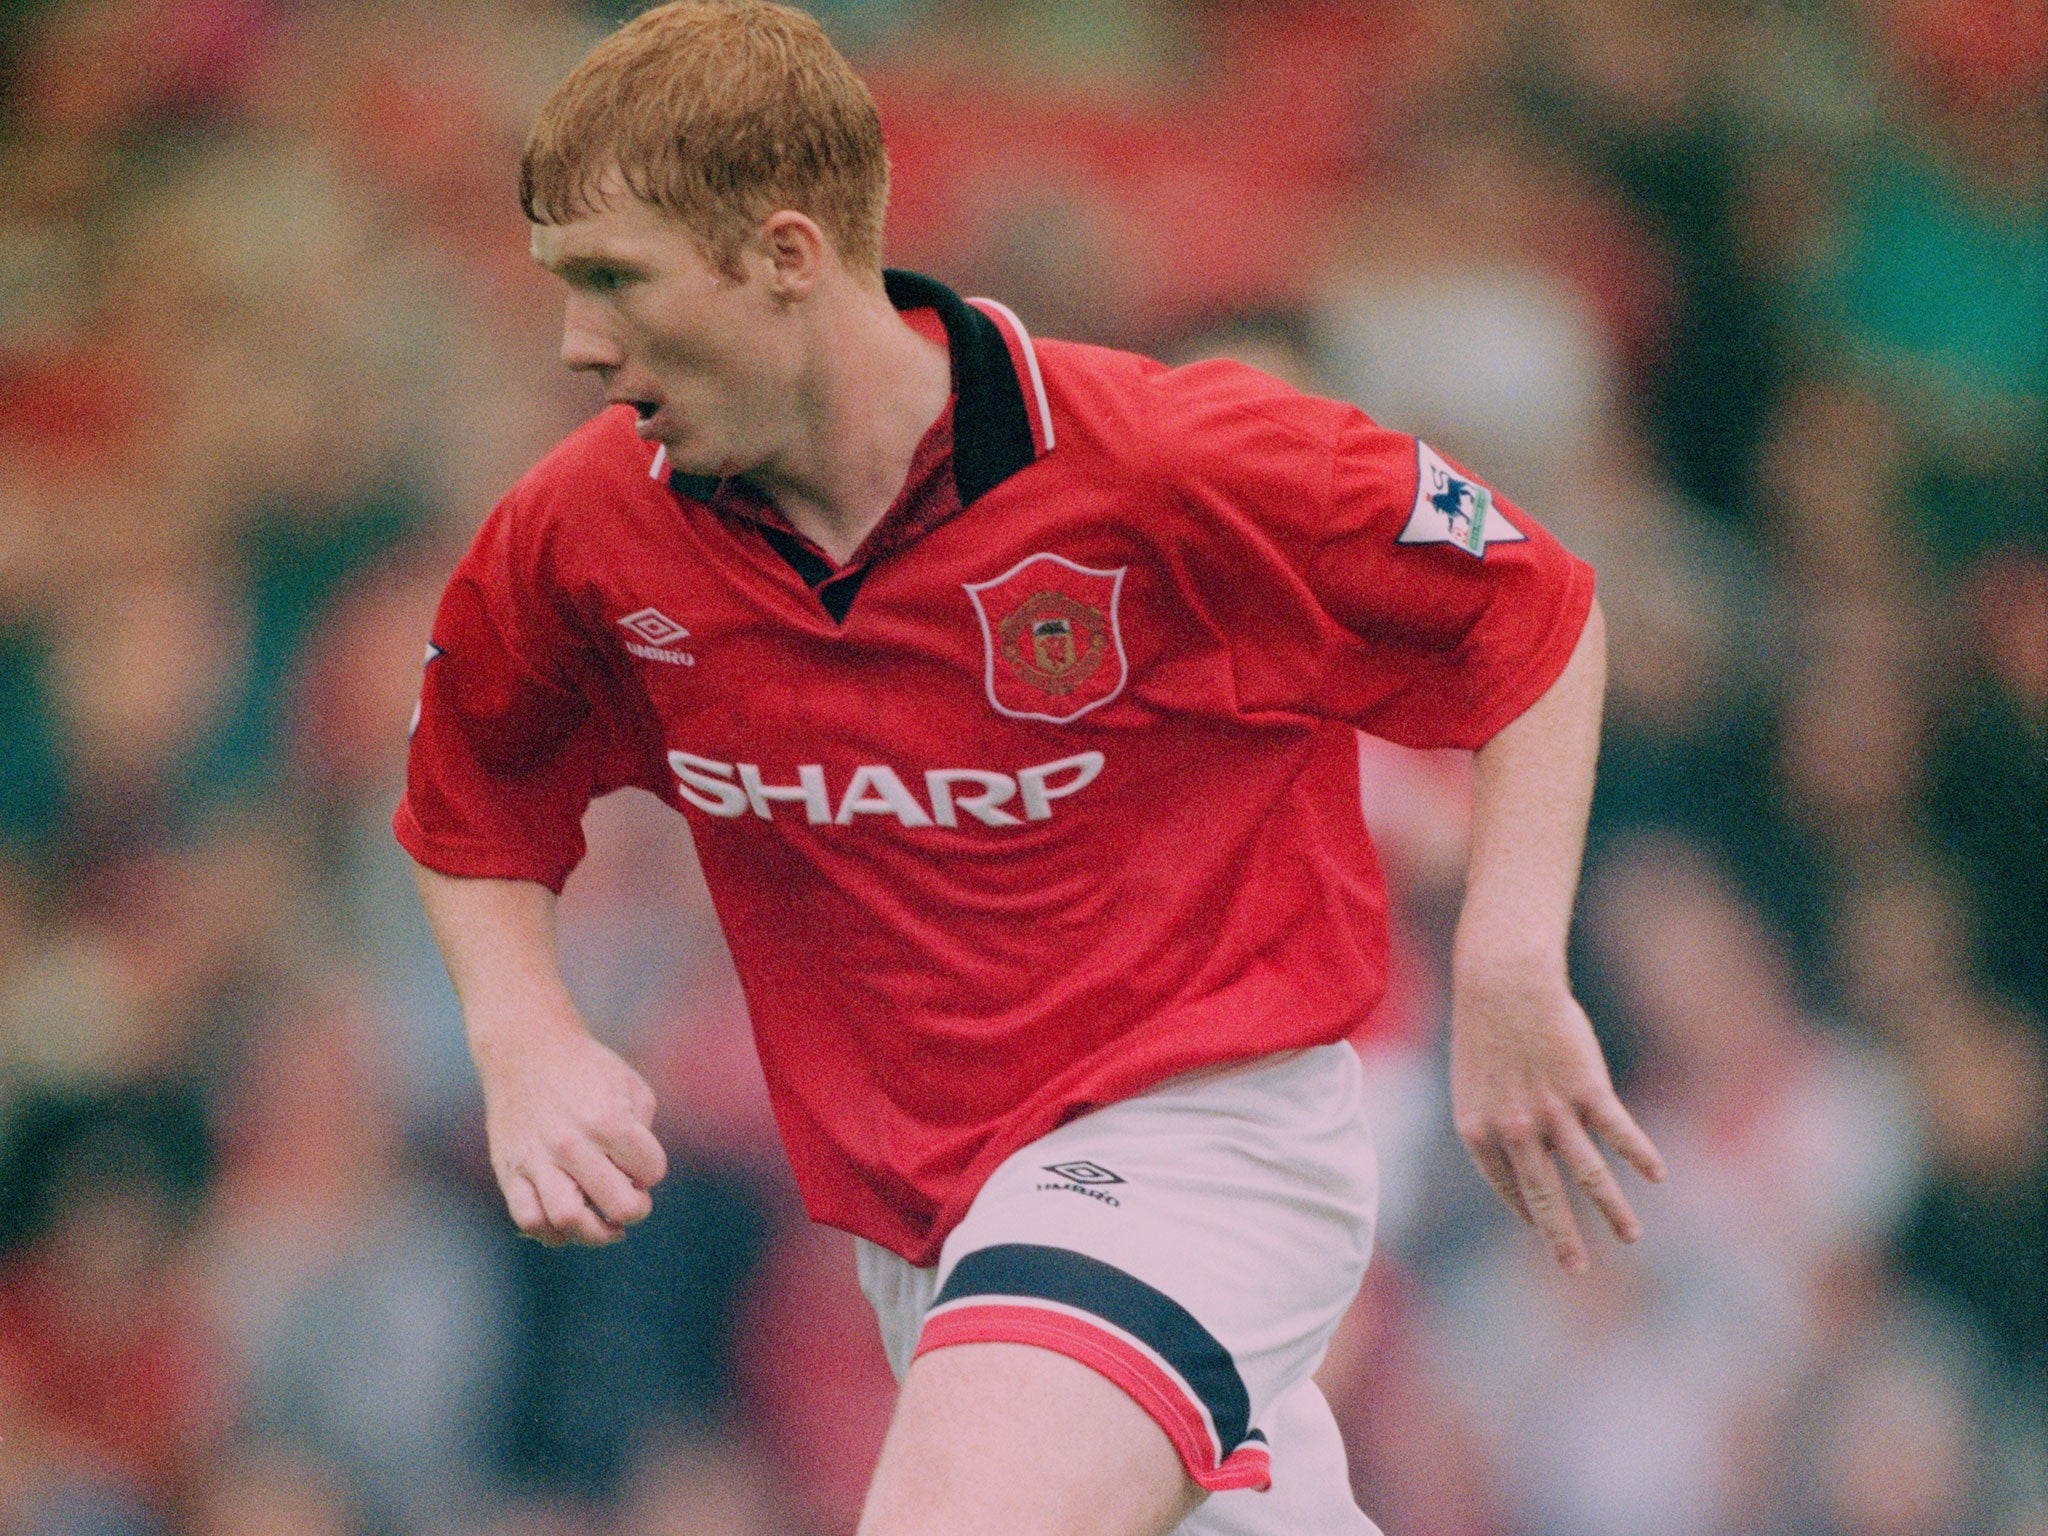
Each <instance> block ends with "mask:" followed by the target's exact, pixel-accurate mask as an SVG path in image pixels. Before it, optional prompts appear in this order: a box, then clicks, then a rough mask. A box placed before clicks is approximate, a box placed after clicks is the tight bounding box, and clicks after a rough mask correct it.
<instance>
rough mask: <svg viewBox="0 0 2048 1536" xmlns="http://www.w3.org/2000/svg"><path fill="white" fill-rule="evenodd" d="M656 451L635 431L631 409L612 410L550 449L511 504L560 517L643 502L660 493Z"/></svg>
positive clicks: (522, 479)
mask: <svg viewBox="0 0 2048 1536" xmlns="http://www.w3.org/2000/svg"><path fill="white" fill-rule="evenodd" d="M655 466H656V449H655V448H654V446H653V445H652V444H651V443H645V442H642V441H641V440H640V436H639V434H638V433H636V432H635V431H634V430H633V412H632V409H631V408H630V407H628V406H623V405H616V406H609V407H607V408H606V409H604V410H602V411H599V412H598V413H597V414H596V415H595V416H593V417H591V418H590V420H588V421H586V422H585V423H583V425H582V426H580V427H578V428H577V429H576V430H575V431H574V432H571V433H570V434H569V435H568V436H567V437H565V438H563V439H562V440H561V441H560V442H559V443H557V444H555V446H554V447H553V448H551V449H549V450H548V452H547V453H546V454H545V455H544V456H543V457H542V458H541V460H540V462H539V463H537V464H535V465H534V466H533V468H531V469H529V470H528V471H527V472H526V473H525V474H524V475H522V476H520V478H519V480H518V482H517V483H516V484H514V485H513V487H512V489H511V491H510V492H509V493H507V495H506V498H505V499H506V501H507V502H514V503H518V504H520V505H522V506H529V507H533V508H535V509H541V508H546V509H550V510H552V511H554V512H556V513H557V514H559V513H561V512H564V511H570V510H574V509H575V508H576V507H578V506H586V505H597V504H602V503H605V502H614V501H618V500H620V499H625V500H629V501H640V500H645V499H647V498H649V497H650V496H651V495H653V494H654V493H656V492H658V491H659V490H660V489H661V485H662V482H661V481H660V480H659V479H658V478H656V472H655Z"/></svg>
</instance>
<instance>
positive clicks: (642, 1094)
mask: <svg viewBox="0 0 2048 1536" xmlns="http://www.w3.org/2000/svg"><path fill="white" fill-rule="evenodd" d="M628 1098H629V1101H630V1103H631V1107H632V1110H633V1118H634V1119H636V1120H638V1121H639V1122H640V1123H641V1124H642V1125H652V1124H654V1090H653V1089H652V1088H650V1087H648V1086H647V1079H646V1078H644V1077H641V1076H640V1075H639V1074H638V1073H635V1074H634V1075H633V1084H632V1087H631V1089H630V1090H629V1093H628Z"/></svg>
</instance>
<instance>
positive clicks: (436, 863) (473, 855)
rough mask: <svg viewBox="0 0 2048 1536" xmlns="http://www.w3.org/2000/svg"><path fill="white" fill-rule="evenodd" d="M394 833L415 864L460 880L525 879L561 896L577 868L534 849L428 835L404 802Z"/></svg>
mask: <svg viewBox="0 0 2048 1536" xmlns="http://www.w3.org/2000/svg"><path fill="white" fill-rule="evenodd" d="M391 831H392V833H393V835H394V836H396V837H397V839H398V843H399V846H400V847H402V848H403V849H404V850H405V851H406V852H407V853H408V854H410V855H411V856H412V859H413V862H415V863H417V864H421V865H424V866H425V867H426V868H428V869H431V870H433V871H435V872H436V873H438V874H443V875H453V876H454V877H456V878H457V879H461V880H525V881H529V882H531V883H532V884H534V885H544V886H546V887H547V888H548V889H549V890H551V891H553V892H554V893H555V894H556V895H557V896H559V895H561V894H562V887H563V886H564V885H566V884H567V883H568V880H569V874H570V871H572V870H573V869H574V868H575V867H576V866H575V864H574V863H573V862H571V863H567V864H564V863H563V862H562V861H561V860H559V859H555V860H548V859H543V858H540V857H537V856H536V855H535V854H534V852H533V851H532V850H531V849H515V848H505V847H500V846H498V845H495V844H491V843H484V842H478V841H474V840H471V839H466V838H458V837H449V836H447V835H446V834H434V833H429V832H428V831H427V830H426V828H424V827H422V826H421V825H420V823H419V818H418V817H416V816H415V815H413V811H412V807H411V806H410V805H409V804H408V803H406V802H405V801H403V800H401V801H400V802H399V803H398V809H397V811H396V812H395V813H393V815H392V817H391Z"/></svg>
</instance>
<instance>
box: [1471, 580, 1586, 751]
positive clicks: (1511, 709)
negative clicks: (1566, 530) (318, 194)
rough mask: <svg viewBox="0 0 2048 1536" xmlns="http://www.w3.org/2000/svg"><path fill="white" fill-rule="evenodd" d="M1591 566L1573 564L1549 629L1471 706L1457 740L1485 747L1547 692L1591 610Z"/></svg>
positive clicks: (1560, 670)
mask: <svg viewBox="0 0 2048 1536" xmlns="http://www.w3.org/2000/svg"><path fill="white" fill-rule="evenodd" d="M1593 587H1594V576H1593V568H1592V567H1591V566H1590V565H1587V564H1586V563H1585V562H1584V561H1583V560H1573V561H1572V563H1571V579H1570V581H1569V582H1568V583H1567V584H1566V586H1565V589H1564V592H1563V594H1562V596H1561V597H1560V598H1559V600H1558V605H1557V611H1556V613H1555V614H1554V615H1553V616H1552V618H1551V623H1550V629H1549V631H1548V633H1546V634H1545V635H1544V637H1543V641H1542V643H1541V644H1540V645H1538V646H1537V648H1536V649H1535V651H1534V652H1532V653H1531V654H1530V656H1529V659H1528V660H1527V661H1526V662H1525V663H1524V664H1523V665H1522V668H1521V670H1520V671H1519V672H1517V673H1516V674H1515V676H1514V677H1513V679H1512V680H1510V682H1509V683H1508V684H1507V686H1505V687H1504V688H1502V689H1501V690H1500V691H1499V692H1498V693H1496V694H1495V695H1494V696H1493V697H1492V698H1490V699H1489V700H1487V702H1486V705H1485V707H1484V708H1482V709H1479V710H1475V711H1474V713H1473V716H1472V720H1471V724H1470V728H1469V729H1468V731H1467V733H1466V734H1467V738H1468V739H1467V740H1466V741H1464V742H1462V743H1459V745H1462V746H1465V747H1469V748H1470V749H1472V750H1473V751H1475V752H1476V751H1477V750H1478V749H1479V748H1481V747H1483V746H1485V745H1486V744H1487V743H1488V742H1489V741H1491V740H1493V738H1494V737H1495V736H1497V735H1499V734H1500V733H1501V732H1502V731H1503V730H1505V729H1506V728H1507V727H1508V726H1510V725H1513V724H1514V723H1515V722H1516V721H1517V720H1519V719H1521V718H1522V716H1523V715H1524V714H1526V713H1528V711H1529V708H1530V706H1532V705H1533V704H1535V702H1536V701H1537V700H1538V699H1540V698H1542V697H1543V695H1544V694H1546V693H1548V692H1549V691H1550V685H1551V684H1552V683H1554V682H1556V681H1557V679H1558V676H1559V674H1561V673H1562V672H1563V671H1564V669H1565V665H1566V664H1567V663H1568V662H1570V660H1571V659H1572V652H1573V651H1574V650H1576V649H1577V648H1578V644H1579V636H1580V635H1581V634H1583V633H1585V629H1586V619H1587V618H1588V616H1589V615H1590V614H1591V613H1592V611H1593Z"/></svg>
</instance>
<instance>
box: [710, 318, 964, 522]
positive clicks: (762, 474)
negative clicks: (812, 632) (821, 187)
mask: <svg viewBox="0 0 2048 1536" xmlns="http://www.w3.org/2000/svg"><path fill="white" fill-rule="evenodd" d="M813 326H814V332H813V335H812V336H811V338H810V342H811V345H810V347H809V352H810V357H811V364H810V366H809V368H808V370H807V372H806V375H805V377H804V379H803V381H802V383H801V384H800V386H799V388H798V390H797V395H796V402H795V403H796V412H795V420H794V422H793V423H792V427H793V430H792V432H791V434H790V437H789V439H788V442H787V444H786V446H785V447H784V448H783V450H782V451H781V452H779V453H777V454H776V455H775V456H774V457H773V458H771V459H769V460H768V461H767V462H766V463H764V464H762V465H761V466H760V467H759V468H757V469H754V470H752V471H750V472H749V473H748V475H747V479H748V480H750V481H751V482H752V483H753V484H754V486H755V487H756V489H758V490H760V491H761V492H762V493H763V494H765V495H766V496H768V497H769V499H770V500H772V501H773V502H774V503H775V505H776V506H777V507H778V508H779V509H780V510H781V512H782V515H783V516H784V517H786V518H788V519H789V522H790V526H791V527H793V528H795V529H796V531H797V532H798V533H800V534H802V535H803V536H804V537H805V538H807V539H809V540H810V541H811V542H812V543H814V544H816V545H817V546H818V547H819V548H820V549H821V550H823V551H824V552H825V554H826V555H827V556H829V557H830V558H831V559H832V560H833V561H834V562H835V563H836V562H842V561H844V560H845V559H846V558H847V557H848V556H849V555H851V554H852V553H853V552H854V550H856V549H858V548H859V547H860V544H861V541H862V540H863V539H865V538H866V537H867V536H868V534H869V533H870V532H871V531H872V530H873V529H874V526H875V524H877V523H879V522H880V521H881V520H882V516H883V514H884V513H886V512H887V511H888V510H889V507H890V506H891V504H892V503H894V501H895V500H896V496H897V493H898V492H900V491H901V490H902V489H903V482H904V479H905V478H906V477H907V476H908V475H909V473H910V461H911V459H912V458H913V457H914V456H915V454H916V452H917V445H918V443H919V442H921V441H922V440H923V438H924V435H925V433H926V432H928V431H929V430H931V425H932V423H933V422H935V421H937V420H938V419H939V414H940V412H942V411H943V410H944V409H945V408H946V398H947V396H948V395H949V394H950V393H951V390H952V367H951V362H950V359H949V358H948V356H947V351H946V348H945V347H944V345H942V344H941V343H938V342H934V341H929V340H927V339H926V338H925V337H924V336H922V335H920V334H919V333H918V332H917V331H915V330H913V329H912V328H911V327H910V326H909V325H908V324H907V323H906V322H905V321H904V319H903V317H902V316H901V315H899V314H897V313H896V310H895V308H894V306H892V305H891V304H890V303H889V300H888V296H887V295H886V294H884V293H883V292H882V289H881V286H880V285H879V284H876V285H875V286H873V287H872V288H870V287H869V286H867V285H866V284H859V285H854V284H849V285H847V287H846V288H844V289H842V290H841V291H840V292H839V293H837V294H835V295H833V302H831V303H829V304H826V305H821V306H819V311H818V313H817V315H816V317H815V319H814V321H813Z"/></svg>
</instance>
